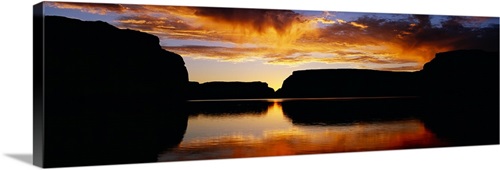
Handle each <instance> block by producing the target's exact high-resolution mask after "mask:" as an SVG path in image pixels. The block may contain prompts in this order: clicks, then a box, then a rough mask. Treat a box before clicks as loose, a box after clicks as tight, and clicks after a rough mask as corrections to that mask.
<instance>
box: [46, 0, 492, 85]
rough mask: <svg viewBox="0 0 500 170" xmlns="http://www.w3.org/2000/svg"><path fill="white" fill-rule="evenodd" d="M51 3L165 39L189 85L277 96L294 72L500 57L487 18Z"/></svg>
mask: <svg viewBox="0 0 500 170" xmlns="http://www.w3.org/2000/svg"><path fill="white" fill-rule="evenodd" d="M46 4H47V5H46V9H47V14H48V15H61V16H66V17H70V18H77V19H81V20H92V21H94V20H102V21H105V22H108V23H109V24H111V25H114V26H116V27H118V28H122V29H134V30H139V31H143V32H147V33H150V34H154V35H156V36H158V37H159V39H160V42H159V43H160V45H161V46H162V47H163V48H164V49H165V50H168V51H172V52H175V53H178V54H180V55H181V56H182V57H184V61H185V62H186V66H187V68H188V70H189V77H190V81H199V82H207V81H263V82H267V83H268V84H269V86H270V87H272V88H274V89H275V90H276V89H278V88H280V87H281V83H282V82H283V80H284V79H285V78H286V77H287V76H289V75H290V74H291V73H292V72H293V71H294V70H302V69H318V68H363V69H375V70H391V71H417V70H420V69H422V67H423V65H424V64H425V63H427V62H429V61H430V60H432V59H433V57H434V55H435V53H438V52H445V51H449V50H455V49H483V50H490V51H497V50H498V27H499V21H498V19H497V18H488V17H461V16H429V15H409V14H366V15H360V13H348V12H329V11H292V10H264V9H235V8H204V7H176V6H154V5H125V4H86V3H59V2H51V3H46ZM351 16H360V17H351ZM245 73H246V74H245ZM250 73H252V74H250ZM231 74H234V75H231Z"/></svg>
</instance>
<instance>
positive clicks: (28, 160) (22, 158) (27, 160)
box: [5, 154, 33, 165]
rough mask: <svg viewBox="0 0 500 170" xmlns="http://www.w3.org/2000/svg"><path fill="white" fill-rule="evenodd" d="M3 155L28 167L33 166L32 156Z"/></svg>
mask: <svg viewBox="0 0 500 170" xmlns="http://www.w3.org/2000/svg"><path fill="white" fill-rule="evenodd" d="M5 155H6V156H8V157H11V158H13V159H17V160H18V161H21V162H24V163H27V164H30V165H32V164H33V154H5Z"/></svg>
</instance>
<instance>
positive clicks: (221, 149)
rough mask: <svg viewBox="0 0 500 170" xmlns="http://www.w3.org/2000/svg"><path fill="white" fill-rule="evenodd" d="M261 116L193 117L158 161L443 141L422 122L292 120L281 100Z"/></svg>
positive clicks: (419, 145) (409, 145) (438, 143)
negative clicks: (313, 122) (316, 123)
mask: <svg viewBox="0 0 500 170" xmlns="http://www.w3.org/2000/svg"><path fill="white" fill-rule="evenodd" d="M269 103H272V104H270V105H269V107H268V109H267V111H266V113H265V114H264V115H263V116H248V115H247V116H244V115H240V116H231V117H220V118H218V119H214V118H209V117H203V116H198V117H190V120H189V125H188V129H187V131H186V134H185V136H184V140H183V142H182V143H181V144H179V146H178V147H176V148H171V149H168V150H166V151H164V152H163V153H162V154H160V155H159V158H158V159H159V161H174V160H197V159H216V158H242V157H258V156H279V155H297V154H313V153H334V152H349V151H367V150H384V149H406V148H422V147H436V146H445V145H446V143H443V142H441V141H439V140H438V139H437V138H436V137H435V136H434V134H433V133H432V132H430V131H429V130H427V129H426V128H425V127H424V125H423V124H422V122H421V121H419V120H417V119H406V120H398V121H379V122H369V123H368V122H365V123H353V124H348V125H345V124H343V125H334V124H330V125H324V126H310V125H294V124H292V122H291V120H290V119H289V118H287V117H286V116H285V115H284V114H283V110H282V105H281V103H280V102H279V101H270V102H269Z"/></svg>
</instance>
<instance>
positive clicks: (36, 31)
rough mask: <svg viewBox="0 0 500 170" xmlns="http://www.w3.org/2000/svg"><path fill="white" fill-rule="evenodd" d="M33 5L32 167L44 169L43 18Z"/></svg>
mask: <svg viewBox="0 0 500 170" xmlns="http://www.w3.org/2000/svg"><path fill="white" fill-rule="evenodd" d="M43 3H44V2H40V3H38V4H35V5H33V165H36V166H39V167H44V133H45V131H44V114H45V113H44V48H43V47H44V45H43V43H44V36H43V34H44V16H43Z"/></svg>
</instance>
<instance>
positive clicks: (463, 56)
mask: <svg viewBox="0 0 500 170" xmlns="http://www.w3.org/2000/svg"><path fill="white" fill-rule="evenodd" d="M420 73H421V74H422V88H423V89H424V90H423V93H422V96H423V99H424V101H425V105H426V106H425V108H427V109H426V111H425V112H424V113H425V115H424V116H423V120H424V123H425V125H426V126H427V127H428V128H430V129H431V130H433V131H434V132H435V133H436V134H437V135H438V136H442V137H446V138H450V139H452V140H457V141H462V144H464V145H467V144H498V143H499V104H498V103H499V53H498V52H485V51H480V50H458V51H450V52H444V53H438V54H436V57H435V58H434V59H433V60H432V61H430V62H429V63H427V64H425V65H424V69H423V70H422V71H420Z"/></svg>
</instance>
